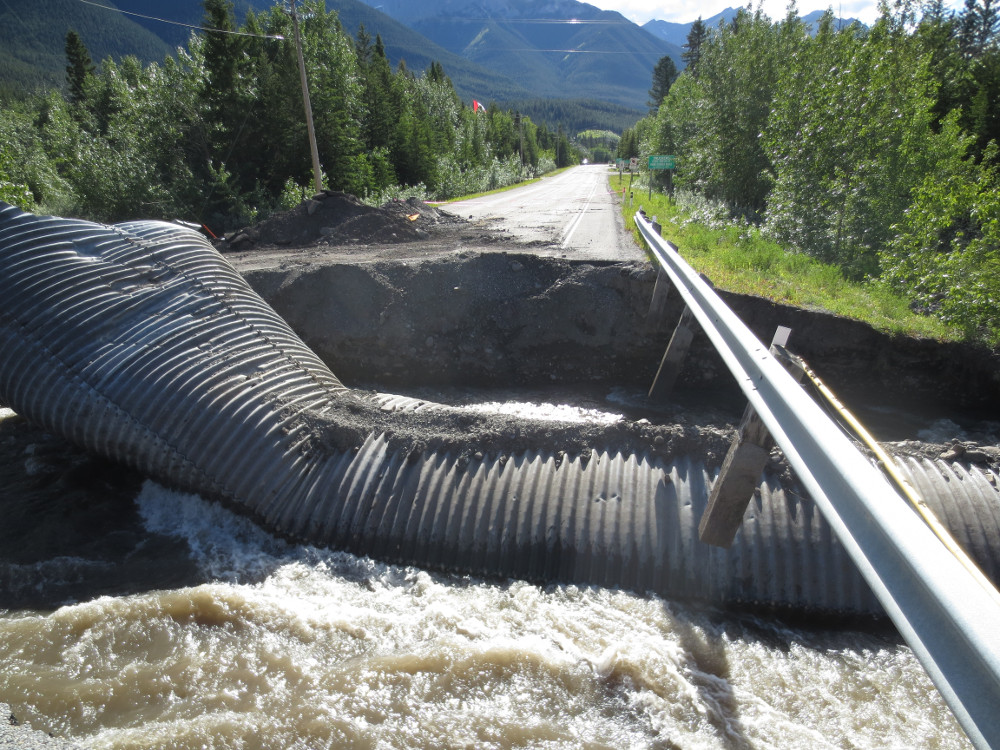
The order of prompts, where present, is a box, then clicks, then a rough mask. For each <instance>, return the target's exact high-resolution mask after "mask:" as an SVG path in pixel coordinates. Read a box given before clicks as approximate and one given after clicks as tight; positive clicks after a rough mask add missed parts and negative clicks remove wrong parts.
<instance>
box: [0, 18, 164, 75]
mask: <svg viewBox="0 0 1000 750" xmlns="http://www.w3.org/2000/svg"><path fill="white" fill-rule="evenodd" d="M70 30H75V31H76V32H77V33H78V34H80V35H82V36H83V37H84V38H85V39H86V40H87V45H88V47H89V48H90V51H91V54H92V55H93V56H94V57H95V58H97V59H98V60H101V59H103V58H105V57H108V56H111V57H114V58H121V57H124V56H125V55H135V56H136V57H138V58H139V59H140V60H142V61H144V62H150V61H152V60H162V59H163V56H164V55H166V54H167V53H168V52H170V49H171V48H170V46H169V45H167V44H166V43H165V42H164V41H163V40H162V39H160V38H159V37H157V36H156V35H155V34H153V33H152V32H150V31H147V30H146V29H143V28H142V27H140V26H137V25H136V24H134V23H132V22H131V21H129V20H128V19H127V18H124V17H122V16H121V15H120V14H118V13H109V12H108V11H106V10H101V9H98V8H94V7H92V6H88V5H84V4H83V3H81V2H80V1H79V0H45V2H44V3H40V2H37V0H4V2H3V3H0V90H11V91H14V92H18V93H23V92H33V91H42V90H46V89H49V88H51V87H53V86H62V84H63V81H64V79H65V69H66V57H65V55H64V54H63V47H64V43H65V42H64V40H65V38H66V32H68V31H70Z"/></svg>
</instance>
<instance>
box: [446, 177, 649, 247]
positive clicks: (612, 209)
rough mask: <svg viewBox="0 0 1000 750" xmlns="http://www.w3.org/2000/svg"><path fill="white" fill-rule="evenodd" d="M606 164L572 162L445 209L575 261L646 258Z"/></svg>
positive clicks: (447, 206)
mask: <svg viewBox="0 0 1000 750" xmlns="http://www.w3.org/2000/svg"><path fill="white" fill-rule="evenodd" d="M609 174H610V173H609V171H608V168H607V166H606V165H603V164H590V165H583V166H577V167H573V168H571V169H568V170H566V171H565V172H560V173H559V174H557V175H555V176H552V177H546V178H543V179H542V180H540V181H539V182H535V183H532V184H531V185H526V186H524V187H519V188H515V189H513V190H506V191H504V192H501V193H494V194H493V195H486V196H483V197H481V198H472V199H470V200H465V201H459V202H456V203H449V204H448V205H446V206H444V208H445V210H447V211H449V212H450V213H453V214H456V215H458V216H461V217H463V218H467V219H470V220H471V221H473V222H476V223H479V224H486V225H488V226H489V228H491V229H494V230H497V231H503V232H505V233H507V234H509V235H511V236H512V237H513V238H514V239H515V240H517V241H519V242H530V243H537V245H538V248H537V250H536V252H540V253H544V254H546V255H549V254H551V255H558V256H564V257H566V258H572V259H576V260H644V259H645V257H646V256H645V253H644V252H643V251H642V250H640V249H639V247H638V245H637V244H636V243H635V240H633V239H632V237H631V236H630V235H629V234H628V233H627V232H626V231H625V226H624V222H623V220H622V216H621V212H620V210H619V197H618V196H615V195H613V194H612V193H611V188H610V185H609V183H608V176H609Z"/></svg>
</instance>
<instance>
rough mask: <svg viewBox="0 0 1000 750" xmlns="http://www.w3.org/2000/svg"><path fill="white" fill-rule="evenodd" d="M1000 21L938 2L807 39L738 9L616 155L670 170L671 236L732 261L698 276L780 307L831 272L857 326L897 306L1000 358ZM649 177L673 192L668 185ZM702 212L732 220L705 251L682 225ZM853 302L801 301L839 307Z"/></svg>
mask: <svg viewBox="0 0 1000 750" xmlns="http://www.w3.org/2000/svg"><path fill="white" fill-rule="evenodd" d="M998 19H1000V16H998V11H997V7H996V6H995V5H993V4H992V3H991V0H967V2H966V6H965V8H964V10H963V11H961V12H960V13H957V14H953V13H951V12H949V11H946V10H945V8H944V5H943V3H942V2H940V1H939V0H931V2H928V4H926V5H925V6H924V7H923V9H922V12H921V13H919V14H918V13H916V12H915V10H914V6H912V5H911V4H909V3H897V4H894V5H892V7H891V8H890V7H889V5H888V4H886V5H884V6H883V15H882V17H881V18H880V19H879V20H878V21H877V22H876V23H875V24H874V25H873V26H872V27H871V28H870V29H865V28H862V27H860V26H858V25H852V26H848V27H845V28H837V27H836V24H835V21H834V19H833V16H832V14H831V13H827V15H826V16H825V17H824V19H823V20H822V21H821V22H820V23H819V25H818V27H817V28H815V29H810V28H808V27H807V25H806V24H805V23H804V22H803V21H802V20H801V19H800V18H799V17H798V15H797V14H796V12H795V11H794V8H793V9H792V11H791V12H790V13H789V15H788V16H787V17H786V18H784V19H782V20H781V21H779V22H777V23H775V22H772V21H771V19H769V18H768V17H767V16H765V15H763V13H762V12H761V11H760V10H759V9H758V10H757V11H751V10H742V11H740V12H739V14H738V15H737V16H736V17H735V18H734V20H733V21H732V22H731V23H728V24H722V25H720V26H719V27H718V28H715V29H705V28H701V29H700V30H699V31H698V33H695V29H694V28H693V29H692V34H691V35H689V37H688V43H687V45H686V46H685V51H684V59H685V62H686V63H687V67H686V68H685V69H684V71H683V72H682V73H680V75H679V76H676V77H675V78H674V80H673V81H671V84H670V85H669V87H667V90H666V92H665V93H664V94H663V96H662V97H661V98H660V99H659V100H658V101H655V102H652V103H651V112H650V114H649V115H648V116H647V117H645V118H643V119H642V120H640V121H639V122H638V123H637V125H636V126H635V128H633V129H630V130H629V131H627V132H626V133H624V134H623V135H622V139H621V142H620V143H619V147H618V151H617V156H619V157H622V158H629V157H639V158H640V160H641V162H643V163H644V162H645V161H646V157H648V156H649V155H655V154H670V155H674V156H676V158H677V169H676V171H675V173H674V175H673V178H674V179H673V186H674V188H675V189H676V190H677V191H678V193H679V194H685V195H688V196H694V198H688V199H685V200H683V201H682V200H679V201H678V207H682V206H684V205H687V206H688V207H689V211H688V213H681V214H680V215H679V216H678V217H676V219H675V223H677V224H678V226H677V229H676V230H675V229H669V230H667V229H665V231H670V232H674V231H683V232H684V233H685V234H684V236H683V238H682V239H681V238H679V240H680V241H679V242H678V244H679V245H680V246H681V247H682V250H684V251H686V252H696V250H695V248H696V247H702V248H704V247H706V246H709V245H712V246H713V251H712V253H710V255H713V256H714V255H715V254H716V253H717V252H720V251H718V250H717V249H715V248H717V247H721V246H725V247H727V248H729V249H728V250H727V251H726V253H727V255H724V256H723V257H719V258H712V259H711V261H709V259H704V261H703V262H706V263H707V262H712V263H714V264H715V265H716V268H715V271H714V273H715V274H722V275H723V276H727V275H728V278H729V279H730V280H729V281H726V282H720V283H722V284H723V285H725V286H726V287H727V288H733V285H744V286H745V287H748V288H757V289H767V290H769V292H768V293H769V294H773V295H775V296H776V298H779V299H780V298H787V297H789V296H790V295H791V296H794V295H795V294H796V292H795V291H794V290H790V289H787V288H785V287H786V284H785V283H784V282H783V281H782V279H783V277H784V275H785V274H786V273H790V270H789V269H792V268H800V269H801V270H802V271H803V272H805V271H808V272H809V274H813V273H819V276H820V277H828V276H830V277H831V281H833V280H834V279H832V275H833V274H834V272H835V273H836V275H839V277H840V278H841V279H842V280H843V282H844V283H848V282H850V283H852V284H854V285H855V286H856V287H857V289H858V290H859V294H860V296H858V297H857V303H856V312H855V313H847V314H851V315H852V316H854V317H861V318H864V319H871V318H874V319H876V320H878V319H881V318H882V317H883V316H884V315H885V310H886V309H888V308H891V307H892V305H890V304H889V302H888V301H887V300H889V299H890V298H891V296H896V297H898V298H900V299H902V300H904V301H905V303H906V304H905V306H906V307H908V308H909V309H911V310H912V311H914V312H916V313H918V314H919V316H918V317H923V318H927V319H933V320H936V321H939V322H940V323H941V327H940V329H938V330H939V331H941V332H944V331H949V330H957V331H958V332H959V333H958V335H959V336H960V337H962V338H964V339H966V340H970V341H976V342H980V343H985V344H987V345H990V346H993V347H997V346H1000V157H998V148H997V141H998V140H1000V38H998ZM696 26H697V25H696ZM654 83H655V81H654ZM654 88H656V87H655V86H654ZM660 88H661V89H662V88H663V87H662V86H661V87H660ZM652 93H653V92H651V94H652ZM645 179H652V180H653V181H654V183H655V184H654V187H656V188H657V189H662V173H655V174H653V175H651V176H649V175H647V176H646V177H645ZM647 184H648V183H644V184H643V190H642V193H643V194H645V192H646V189H647V187H646V186H647ZM636 192H637V194H638V189H637V190H636ZM699 201H701V203H700V204H699V203H698V202H699ZM699 205H700V206H702V207H701V208H699V207H698V206H699ZM704 206H716V207H721V212H720V211H719V210H712V211H709V212H707V213H709V214H711V216H712V219H711V222H710V224H711V227H710V229H704V231H705V232H709V231H713V232H717V233H718V234H717V235H713V238H712V239H711V240H708V239H706V238H705V237H701V238H699V237H698V235H697V233H696V231H695V229H694V228H693V225H692V224H690V223H689V219H691V218H695V219H703V218H705V216H706V215H707V214H706V210H705V209H704ZM678 210H680V208H678ZM658 211H660V212H661V213H662V215H661V218H665V217H666V216H667V213H666V211H665V210H663V209H655V210H653V213H657V212H658ZM720 213H721V216H720ZM671 216H673V214H671ZM726 224H728V225H729V226H728V228H723V227H722V225H726ZM664 226H665V227H667V226H668V224H665V225H664ZM720 238H726V239H720ZM748 238H752V241H751V239H748ZM765 240H766V241H770V242H773V243H775V244H774V248H775V249H774V250H766V251H765V250H764V249H763V247H764V246H763V244H762V243H764V242H765ZM698 252H700V251H698ZM774 253H778V256H775V255H774ZM741 254H742V256H744V257H742V259H741V258H740V255H741ZM776 257H780V258H781V261H780V263H779V264H778V265H774V260H771V259H772V258H776ZM806 259H811V260H813V261H817V262H818V265H813V264H811V263H807V262H805V261H806ZM819 268H823V269H829V270H823V271H821V272H819V271H817V270H816V269H819ZM741 269H742V270H741ZM737 272H738V275H739V276H741V277H742V278H743V280H742V281H739V280H737V279H736V278H734V277H733V274H737ZM710 275H712V274H710ZM712 277H713V280H716V281H718V279H716V276H715V275H713V276H712ZM800 283H801V284H802V285H806V282H805V281H801V282H800V281H798V280H797V281H795V282H792V283H791V284H790V286H792V287H794V286H798V285H799V284H800ZM820 286H821V287H823V286H826V285H825V284H821V285H820ZM862 292H863V293H862ZM844 294H845V293H843V292H839V291H835V292H833V293H832V294H828V295H827V301H826V302H821V301H820V297H819V296H818V293H816V294H814V293H810V296H811V297H812V298H813V300H814V301H813V302H807V303H806V304H817V305H822V306H823V307H825V308H827V309H835V307H834V306H835V305H840V304H842V301H841V300H840V297H842V296H844ZM866 295H867V296H866ZM865 307H869V308H871V309H870V311H869V313H868V314H867V315H866V314H864V311H863V310H862V308H865ZM909 325H910V324H906V325H905V326H904V329H905V328H906V327H908V326H909ZM880 327H882V326H880ZM928 334H929V335H942V334H941V333H934V332H933V329H932V330H931V331H928Z"/></svg>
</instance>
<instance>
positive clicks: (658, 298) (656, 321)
mask: <svg viewBox="0 0 1000 750" xmlns="http://www.w3.org/2000/svg"><path fill="white" fill-rule="evenodd" d="M670 287H671V283H670V276H668V275H667V272H666V271H664V270H663V269H662V268H661V269H660V270H659V272H658V273H657V274H656V283H655V284H654V285H653V298H652V299H651V300H650V301H649V311H648V312H647V313H646V328H647V329H649V330H651V331H655V330H656V329H658V328H659V327H660V321H661V320H663V315H664V313H666V311H667V298H668V297H669V296H670Z"/></svg>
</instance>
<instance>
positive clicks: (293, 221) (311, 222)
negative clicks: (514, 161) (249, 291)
mask: <svg viewBox="0 0 1000 750" xmlns="http://www.w3.org/2000/svg"><path fill="white" fill-rule="evenodd" d="M456 222H461V219H458V218H456V217H454V216H452V215H450V214H447V213H445V212H443V211H439V210H438V209H437V208H434V207H433V206H429V205H427V204H426V203H424V202H423V201H420V200H418V199H416V198H410V199H409V200H406V201H401V200H393V201H390V202H388V203H386V204H385V205H383V206H381V207H378V208H375V207H373V206H369V205H366V204H365V203H362V202H361V201H360V200H358V199H357V198H356V197H354V196H353V195H350V194H348V193H341V192H336V191H332V190H327V191H325V192H322V193H317V194H316V195H314V196H313V197H312V198H310V199H308V200H305V201H303V202H302V203H300V204H299V205H298V206H296V207H295V208H293V209H292V210H290V211H284V212H282V213H279V214H275V215H273V216H271V217H269V218H268V219H265V220H264V221H262V222H260V223H259V224H257V225H255V226H253V227H247V228H245V229H240V230H238V231H236V232H233V233H231V234H229V235H227V236H226V238H225V239H224V240H222V241H220V242H219V244H218V247H219V249H220V250H223V251H225V250H234V251H239V250H250V249H255V248H263V247H271V246H277V247H312V246H317V245H347V244H364V245H369V244H379V245H386V244H395V243H401V242H414V241H418V240H423V239H427V238H428V237H429V236H430V233H431V232H432V231H433V230H434V228H436V227H438V226H440V225H443V224H454V223H456Z"/></svg>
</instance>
